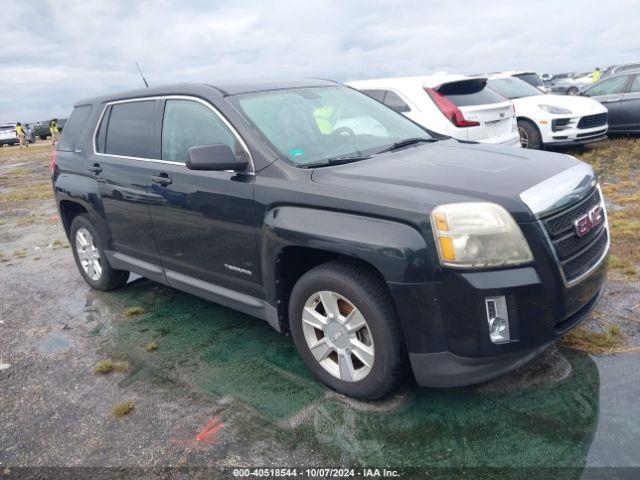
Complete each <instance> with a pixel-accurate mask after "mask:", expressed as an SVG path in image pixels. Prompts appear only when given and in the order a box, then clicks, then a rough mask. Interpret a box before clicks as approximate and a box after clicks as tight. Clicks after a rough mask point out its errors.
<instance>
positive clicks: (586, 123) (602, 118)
mask: <svg viewBox="0 0 640 480" xmlns="http://www.w3.org/2000/svg"><path fill="white" fill-rule="evenodd" d="M606 123H607V113H606V112H605V113H598V114H596V115H587V116H584V117H582V118H581V119H580V121H579V122H578V128H595V127H600V126H602V125H605V124H606Z"/></svg>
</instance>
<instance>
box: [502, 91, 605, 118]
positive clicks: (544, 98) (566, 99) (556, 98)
mask: <svg viewBox="0 0 640 480" xmlns="http://www.w3.org/2000/svg"><path fill="white" fill-rule="evenodd" d="M512 102H513V104H514V105H515V107H516V109H517V108H518V107H519V106H527V107H533V108H537V106H538V105H543V104H544V105H552V106H554V107H560V108H566V109H568V110H571V112H572V113H573V114H574V115H579V116H582V115H591V114H595V113H602V112H606V111H607V109H606V108H605V107H604V106H603V105H602V104H600V103H599V102H596V101H595V100H593V99H592V98H588V97H580V96H577V95H534V96H532V97H522V98H514V99H513V100H512ZM540 113H545V112H543V111H542V110H541V111H540ZM565 116H566V115H565Z"/></svg>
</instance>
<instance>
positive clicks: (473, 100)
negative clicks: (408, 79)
mask: <svg viewBox="0 0 640 480" xmlns="http://www.w3.org/2000/svg"><path fill="white" fill-rule="evenodd" d="M486 83H487V82H486V81H485V80H462V81H459V82H452V83H446V84H444V85H442V86H441V87H440V88H438V92H440V93H441V94H442V95H444V96H446V97H447V98H448V99H449V100H451V101H452V102H453V103H454V104H455V105H457V106H458V107H467V106H472V105H487V104H490V103H500V102H504V101H506V98H504V97H503V96H502V95H500V94H498V93H496V92H494V91H493V90H491V89H490V88H487V86H486ZM425 95H426V93H425Z"/></svg>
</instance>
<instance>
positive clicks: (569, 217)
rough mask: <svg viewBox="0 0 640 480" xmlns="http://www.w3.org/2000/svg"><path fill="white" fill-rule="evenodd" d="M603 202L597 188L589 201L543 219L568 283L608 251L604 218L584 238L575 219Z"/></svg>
mask: <svg viewBox="0 0 640 480" xmlns="http://www.w3.org/2000/svg"><path fill="white" fill-rule="evenodd" d="M601 203H602V197H601V196H600V191H599V190H598V189H594V191H593V192H592V193H591V194H590V195H589V196H588V197H587V198H586V199H584V200H582V201H580V202H578V203H577V204H575V205H572V206H571V207H569V208H567V209H565V210H564V211H562V212H560V213H557V214H554V215H551V216H550V217H547V218H544V219H542V224H543V226H544V228H545V229H546V230H547V233H548V234H549V237H550V239H551V244H552V246H553V248H554V249H555V251H556V254H557V256H558V259H559V261H560V268H562V271H563V273H564V276H565V278H566V280H567V281H568V282H571V281H572V280H575V279H576V278H578V277H580V276H581V275H582V274H584V273H585V272H587V271H588V270H589V269H590V268H591V267H592V266H593V265H595V264H596V263H597V262H598V260H600V258H601V257H602V255H603V254H604V252H605V249H606V248H607V244H608V240H609V238H608V232H607V227H606V222H605V221H604V219H603V220H602V222H601V223H600V224H599V225H597V226H596V227H595V228H593V229H592V230H590V231H589V232H588V233H587V234H586V235H584V236H583V237H579V236H578V235H577V233H576V228H575V222H576V220H578V219H579V218H581V217H582V216H584V215H586V214H587V213H588V212H589V211H590V210H591V209H592V208H594V207H595V206H597V205H599V204H601ZM603 215H604V212H603Z"/></svg>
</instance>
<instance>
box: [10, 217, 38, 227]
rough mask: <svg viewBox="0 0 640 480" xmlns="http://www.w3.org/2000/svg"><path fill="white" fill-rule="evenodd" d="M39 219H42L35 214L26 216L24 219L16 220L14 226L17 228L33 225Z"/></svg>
mask: <svg viewBox="0 0 640 480" xmlns="http://www.w3.org/2000/svg"><path fill="white" fill-rule="evenodd" d="M41 218H42V217H41V216H40V215H35V214H31V215H27V216H26V217H19V218H18V220H16V225H17V226H18V227H21V226H23V225H33V224H34V223H38V221H39V220H40V219H41Z"/></svg>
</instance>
